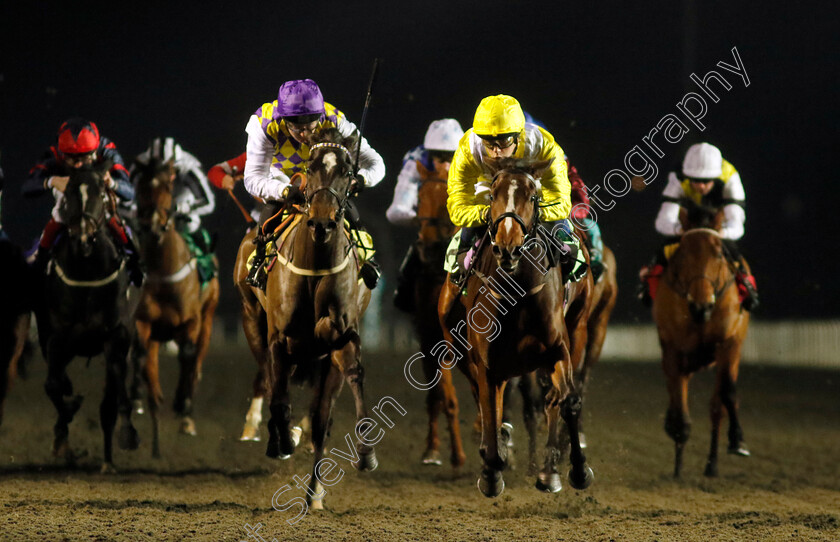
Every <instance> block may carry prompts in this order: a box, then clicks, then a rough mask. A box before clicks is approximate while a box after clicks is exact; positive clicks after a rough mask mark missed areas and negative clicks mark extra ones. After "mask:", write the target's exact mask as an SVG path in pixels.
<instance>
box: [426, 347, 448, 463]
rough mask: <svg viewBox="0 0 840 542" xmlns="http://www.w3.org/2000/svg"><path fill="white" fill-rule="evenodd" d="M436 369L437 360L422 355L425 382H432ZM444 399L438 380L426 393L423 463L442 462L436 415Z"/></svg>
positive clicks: (441, 385)
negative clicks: (426, 417) (426, 420)
mask: <svg viewBox="0 0 840 542" xmlns="http://www.w3.org/2000/svg"><path fill="white" fill-rule="evenodd" d="M421 351H423V352H426V351H428V350H427V349H425V348H424V349H422V350H421ZM437 371H438V364H437V360H435V359H433V358H426V357H424V358H423V373H424V374H425V376H426V382H432V379H434V378H435V376H436V372H437ZM447 372H448V371H447ZM441 378H442V376H441ZM450 379H451V377H450ZM444 400H445V399H444V389H443V384H442V382H440V381H439V382H438V383H437V384H435V385H434V386H433V387H432V389H430V390H429V391H428V392H427V393H426V413H427V414H428V416H429V431H428V433H427V435H426V450H425V451H424V452H423V459H422V462H423V464H424V465H440V464H442V461H441V459H440V437H439V436H438V416H440V411H441V410H442V407H444ZM447 417H448V413H447ZM450 429H451V423H450Z"/></svg>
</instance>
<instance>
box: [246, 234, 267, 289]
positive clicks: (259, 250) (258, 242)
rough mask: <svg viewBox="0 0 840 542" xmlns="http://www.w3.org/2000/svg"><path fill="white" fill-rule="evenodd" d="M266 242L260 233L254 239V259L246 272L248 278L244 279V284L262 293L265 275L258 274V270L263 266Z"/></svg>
mask: <svg viewBox="0 0 840 542" xmlns="http://www.w3.org/2000/svg"><path fill="white" fill-rule="evenodd" d="M267 241H268V240H267V238H266V236H265V235H263V234H262V233H257V236H256V237H254V247H255V252H254V258H253V260H252V261H251V269H249V270H248V276H247V277H246V278H245V282H247V283H248V284H250V285H251V286H253V287H254V288H259V289H260V290H263V291H265V283H266V278H267V277H266V276H265V274H261V273H260V269H261V268H262V267H263V265H265V245H266V243H267Z"/></svg>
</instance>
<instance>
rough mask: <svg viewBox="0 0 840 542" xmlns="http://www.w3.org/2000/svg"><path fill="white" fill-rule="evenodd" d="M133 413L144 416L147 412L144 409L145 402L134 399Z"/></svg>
mask: <svg viewBox="0 0 840 542" xmlns="http://www.w3.org/2000/svg"><path fill="white" fill-rule="evenodd" d="M131 411H132V412H133V413H134V414H143V413H144V412H146V411H145V410H144V409H143V401H141V400H140V399H134V400H133V401H131Z"/></svg>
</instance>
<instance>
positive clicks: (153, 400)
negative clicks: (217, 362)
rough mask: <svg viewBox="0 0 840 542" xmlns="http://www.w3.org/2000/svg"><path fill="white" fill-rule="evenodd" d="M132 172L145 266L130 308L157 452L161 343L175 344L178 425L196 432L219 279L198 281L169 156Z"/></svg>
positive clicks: (156, 451)
mask: <svg viewBox="0 0 840 542" xmlns="http://www.w3.org/2000/svg"><path fill="white" fill-rule="evenodd" d="M136 166H137V168H138V174H137V176H136V181H135V184H136V196H135V199H136V201H137V222H138V225H139V228H138V230H139V232H138V233H139V238H140V253H141V257H142V260H143V262H144V264H145V267H146V280H145V282H144V283H143V288H142V292H141V298H140V301H139V304H138V306H137V311H136V313H135V327H136V329H137V337H136V340H135V348H134V354H133V355H134V356H135V357H136V359H135V367H137V366H139V364H140V363H141V361H143V359H142V358H145V363H143V366H144V371H143V374H144V377H145V380H146V384H147V386H148V390H149V396H148V404H149V411H150V414H151V417H152V430H153V442H152V454H153V455H154V457H160V428H159V413H158V410H159V408H160V404H161V402H162V401H163V391H162V390H161V386H160V377H159V373H158V363H159V351H160V344H161V343H162V342H166V341H169V340H173V339H174V340H175V342H176V343H177V344H178V362H179V364H180V376H179V378H178V387H177V389H176V391H175V401H174V409H175V412H176V413H177V414H178V415H179V416H180V417H181V421H180V427H179V431H180V432H181V433H182V434H186V435H195V434H196V431H195V422H194V421H193V419H192V402H193V395H194V393H195V388H196V385H197V384H198V381H199V380H200V379H201V368H202V364H203V363H204V358H205V357H206V355H207V348H208V346H209V344H210V334H211V332H212V331H213V314H214V313H215V311H216V306H217V305H218V303H219V279H218V278H216V277H214V278H213V279H211V280H210V281H209V282H208V283H207V284H206V285H204V286H203V287H202V285H201V281H200V279H199V275H198V270H197V266H196V259H195V257H194V256H193V255H192V254H191V253H190V250H189V247H188V245H187V242H186V241H185V240H184V238H183V236H182V235H181V233H179V232H178V229H177V227H176V225H175V222H176V220H177V216H176V214H175V213H174V208H173V202H172V190H173V184H174V180H175V167H174V165H173V163H172V162H171V161H167V162H161V161H159V160H151V161H150V162H149V163H148V164H147V165H143V164H140V163H138V164H137V165H136Z"/></svg>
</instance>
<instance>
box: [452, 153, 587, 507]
mask: <svg viewBox="0 0 840 542" xmlns="http://www.w3.org/2000/svg"><path fill="white" fill-rule="evenodd" d="M550 164H551V161H539V162H529V161H522V160H517V159H502V160H498V161H496V162H490V163H489V164H488V165H489V167H490V169H491V172H492V173H493V182H492V184H491V188H490V195H491V204H490V211H489V215H490V216H489V218H490V220H489V227H488V230H487V234H486V235H485V236H484V238H483V241H482V246H481V247H480V248H479V249H478V254H477V255H476V256H475V261H474V263H473V264H472V266H471V267H472V269H473V273H472V274H471V275H470V276H469V278H468V281H467V283H466V284H465V293H461V292H460V291H459V288H458V287H457V286H455V285H452V284H451V283H450V282H447V286H445V287H444V288H443V289H442V290H441V296H440V301H439V304H438V314H439V318H440V323H441V326H442V328H443V330H444V336H445V337H446V339H447V341H448V342H449V344H450V345H451V349H450V351H449V353H448V354H447V357H446V359H445V360H444V361H447V362H448V363H453V362H455V361H457V364H458V366H459V368H460V369H461V371H462V372H463V373H464V374H465V375H466V376H467V379H468V380H469V382H470V386H471V388H472V392H473V395H474V397H475V399H476V402H477V404H478V406H479V410H480V414H481V422H482V423H481V429H482V432H481V445H480V453H481V457H482V459H483V463H484V465H483V469H482V473H481V476H480V477H479V479H478V488H479V490H480V491H481V492H482V493H483V494H484V495H485V496H487V497H496V496H498V495H499V494H500V493H501V492H502V491H503V490H504V479H503V477H502V470H503V469H504V468H505V466H506V463H507V446H506V443H505V439H504V437H503V435H502V433H501V423H502V410H503V393H504V389H505V386H506V384H507V381H508V380H510V379H511V378H512V377H515V376H522V375H526V374H528V373H530V372H532V371H534V370H540V372H541V376H542V378H544V379H546V380H547V381H548V384H549V388H548V392H547V393H546V395H545V413H546V419H547V423H548V442H547V456H546V460H545V464H544V467H543V469H542V470H541V472H540V473H539V474H538V476H537V482H536V487H537V488H538V489H540V490H543V491H550V492H556V491H559V490H560V489H561V487H562V485H561V482H560V476H559V474H558V463H559V460H560V458H561V457H562V455H563V452H562V450H561V449H562V448H564V447H565V446H563V445H562V443H561V435H560V426H559V419H560V417H562V419H563V421H564V422H565V423H566V427H567V429H568V438H569V444H570V446H571V452H570V460H571V464H572V469H571V470H570V472H569V481H570V483H571V484H572V486H573V487H575V488H578V489H584V488H586V487H588V486H589V485H590V483H591V481H592V477H593V475H592V470H591V469H590V468H589V467H588V466H587V465H586V460H585V457H584V455H583V452H582V451H581V447H580V440H579V436H578V420H579V417H580V408H581V401H580V396H579V395H578V393H577V390H576V389H575V383H574V370H575V365H576V363H579V362H580V360H581V359H582V352H583V348H584V347H585V343H586V318H587V314H588V311H589V303H590V295H591V290H592V279H591V277H589V275H586V277H584V279H583V280H581V281H579V282H574V283H572V282H568V283H566V284H564V283H563V275H562V271H561V269H560V267H559V266H553V265H550V263H549V262H550V261H552V260H554V261H556V260H555V257H554V256H552V254H554V252H553V250H554V249H553V248H550V247H549V245H548V244H547V243H546V242H544V241H543V240H542V238H541V231H545V228H541V227H540V226H539V218H538V217H539V208H538V206H539V194H538V188H537V181H538V179H540V177H541V176H542V174H543V172H544V171H545V170H546V169H547V168H548V167H549V165H550ZM548 235H549V236H552V235H554V234H553V233H549V234H548ZM488 244H489V245H491V248H490V249H487V245H488ZM535 249H536V250H535ZM581 250H582V251H584V255H585V258H586V259H587V260H588V253H586V249H585V247H581ZM535 253H536V254H535ZM523 258H525V259H526V260H529V263H525V264H523V263H521V260H522V259H523ZM564 300H567V301H566V302H565V303H564ZM465 327H466V328H467V329H466V331H463V328H465ZM455 345H460V346H461V347H463V348H465V349H466V359H460V358H461V357H463V355H462V354H461V353H460V350H459V348H458V347H457V346H455Z"/></svg>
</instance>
